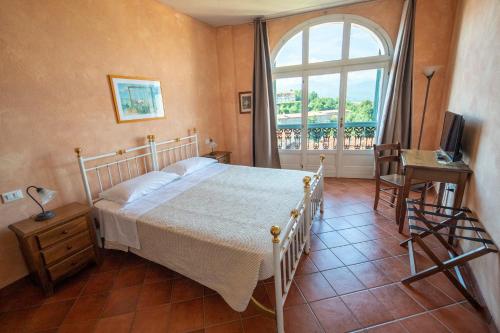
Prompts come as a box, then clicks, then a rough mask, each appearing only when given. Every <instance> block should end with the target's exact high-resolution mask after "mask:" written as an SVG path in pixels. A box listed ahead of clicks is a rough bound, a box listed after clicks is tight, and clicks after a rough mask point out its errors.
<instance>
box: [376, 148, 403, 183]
mask: <svg viewBox="0 0 500 333" xmlns="http://www.w3.org/2000/svg"><path fill="white" fill-rule="evenodd" d="M373 154H374V155H375V179H379V178H380V174H381V172H382V171H381V170H382V168H384V165H388V167H387V169H386V170H389V169H390V167H391V163H393V162H396V170H397V171H396V173H397V172H399V169H400V167H401V159H400V157H401V144H400V143H399V142H398V143H385V144H381V145H373Z"/></svg>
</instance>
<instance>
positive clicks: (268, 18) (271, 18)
mask: <svg viewBox="0 0 500 333" xmlns="http://www.w3.org/2000/svg"><path fill="white" fill-rule="evenodd" d="M375 1H378V0H358V1H356V2H350V3H343V4H339V5H332V6H329V7H324V8H322V7H316V8H314V7H309V8H307V9H306V10H305V11H298V12H294V13H290V14H285V13H282V14H275V15H270V16H262V17H261V20H262V21H264V22H269V21H274V20H278V19H282V18H287V17H292V16H296V15H301V14H308V13H312V12H316V11H320V10H329V9H334V8H341V7H346V6H352V5H358V4H361V3H366V2H375ZM256 19H257V18H256ZM256 19H254V21H255V20H256Z"/></svg>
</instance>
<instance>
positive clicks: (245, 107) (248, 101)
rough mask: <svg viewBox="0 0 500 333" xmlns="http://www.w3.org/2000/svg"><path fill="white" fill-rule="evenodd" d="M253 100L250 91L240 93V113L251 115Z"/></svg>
mask: <svg viewBox="0 0 500 333" xmlns="http://www.w3.org/2000/svg"><path fill="white" fill-rule="evenodd" d="M252 104H253V99H252V92H251V91H244V92H240V113H252V109H253V105H252Z"/></svg>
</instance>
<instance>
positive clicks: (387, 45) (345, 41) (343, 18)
mask: <svg viewBox="0 0 500 333" xmlns="http://www.w3.org/2000/svg"><path fill="white" fill-rule="evenodd" d="M330 22H331V23H334V22H339V23H343V24H344V26H343V31H342V33H343V37H342V50H341V54H342V56H341V59H340V60H330V61H323V62H314V63H309V28H310V27H311V26H315V25H318V24H322V23H330ZM351 23H355V24H358V25H360V26H363V27H365V28H367V29H368V30H370V31H371V32H373V33H374V34H375V36H377V37H378V38H379V40H380V42H381V44H382V47H383V48H384V54H383V55H377V56H371V57H363V58H353V59H349V46H350V32H351V28H350V27H351ZM300 31H302V64H300V65H290V66H281V67H276V66H275V61H276V56H277V55H278V52H279V51H280V50H281V48H282V47H283V46H284V45H285V44H286V43H287V42H288V40H289V39H290V38H292V37H293V36H295V35H296V34H297V33H299V32H300ZM392 55H393V47H392V43H391V39H390V37H389V36H388V35H387V33H386V32H385V30H384V29H382V28H381V27H380V26H379V25H378V24H376V23H375V22H373V21H371V20H369V19H367V18H364V17H361V16H357V15H348V14H332V15H325V16H321V17H317V18H313V19H310V20H307V21H305V22H303V23H301V24H299V25H297V26H296V27H294V28H293V29H291V30H290V31H288V32H287V33H286V34H285V35H283V37H282V38H281V39H280V41H279V42H278V43H277V44H276V45H275V46H274V48H273V51H272V52H271V69H272V73H273V74H278V73H287V72H302V71H308V70H320V69H323V68H325V69H327V68H331V67H347V66H350V65H352V66H356V65H363V64H373V63H376V62H379V63H381V64H383V65H384V66H385V65H387V63H389V64H390V62H391V60H392Z"/></svg>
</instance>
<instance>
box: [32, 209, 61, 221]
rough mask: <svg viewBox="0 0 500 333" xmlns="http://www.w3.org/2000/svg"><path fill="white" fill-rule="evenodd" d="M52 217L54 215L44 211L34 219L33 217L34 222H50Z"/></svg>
mask: <svg viewBox="0 0 500 333" xmlns="http://www.w3.org/2000/svg"><path fill="white" fill-rule="evenodd" d="M54 216H56V214H55V213H54V212H52V211H50V210H48V211H46V212H43V213H40V214H38V215H37V216H36V217H35V221H46V220H50V219H51V218H53V217H54Z"/></svg>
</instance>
